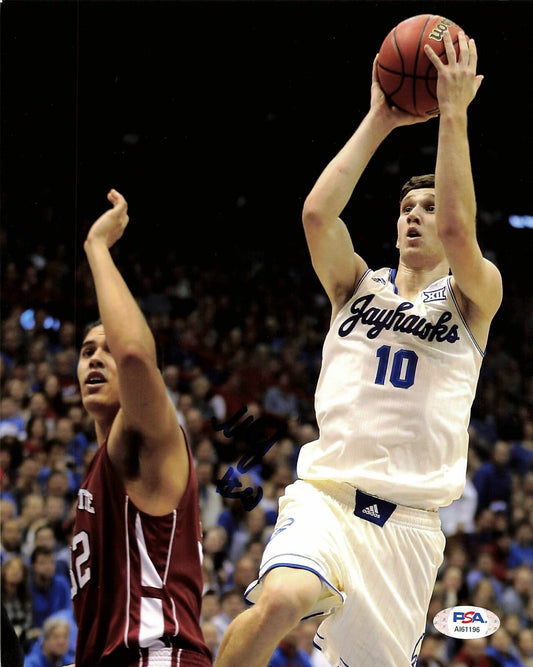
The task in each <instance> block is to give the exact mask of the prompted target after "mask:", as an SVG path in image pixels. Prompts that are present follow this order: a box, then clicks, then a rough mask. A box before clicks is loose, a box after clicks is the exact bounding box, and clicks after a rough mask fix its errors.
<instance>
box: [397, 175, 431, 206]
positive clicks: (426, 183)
mask: <svg viewBox="0 0 533 667" xmlns="http://www.w3.org/2000/svg"><path fill="white" fill-rule="evenodd" d="M434 187H435V174H424V176H411V178H410V179H409V180H408V181H407V183H404V184H403V186H402V189H401V191H400V204H401V203H402V201H403V198H404V197H405V195H406V194H407V193H408V192H410V191H411V190H418V189H420V188H434Z"/></svg>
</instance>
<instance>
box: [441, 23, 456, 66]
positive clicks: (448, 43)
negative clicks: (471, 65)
mask: <svg viewBox="0 0 533 667" xmlns="http://www.w3.org/2000/svg"><path fill="white" fill-rule="evenodd" d="M444 48H445V50H446V58H448V64H449V65H451V64H452V63H456V62H457V57H456V54H455V48H454V46H453V42H452V36H451V35H450V31H449V30H446V32H445V33H444Z"/></svg>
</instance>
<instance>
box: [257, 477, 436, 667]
mask: <svg viewBox="0 0 533 667" xmlns="http://www.w3.org/2000/svg"><path fill="white" fill-rule="evenodd" d="M356 493H357V494H358V498H357V505H356ZM356 513H357V514H356ZM381 524H382V525H381ZM444 545H445V538H444V535H443V533H442V531H441V528H440V518H439V515H438V512H427V511H424V510H420V509H413V508H409V507H404V506H401V505H393V504H392V503H388V502H387V501H383V500H382V499H380V498H375V497H374V496H369V495H367V494H365V493H362V492H359V491H356V490H355V489H354V488H353V487H351V486H350V485H349V484H337V483H333V482H312V483H311V482H306V481H303V480H298V481H296V482H295V483H294V484H291V485H290V486H288V487H287V489H286V491H285V495H284V496H283V497H282V498H281V499H280V503H279V515H278V520H277V523H276V527H275V530H274V532H273V534H272V537H271V539H270V541H269V542H268V544H267V545H266V547H265V551H264V554H263V559H262V562H261V568H260V571H259V578H258V579H257V580H256V581H254V582H252V583H251V584H250V586H249V587H248V589H247V591H246V593H245V598H246V600H247V601H248V602H250V603H254V602H256V601H257V600H258V599H259V596H260V594H261V588H262V579H263V577H264V576H265V574H266V573H267V572H268V571H269V570H271V569H272V568H275V567H283V566H287V567H296V568H303V569H306V570H310V571H311V572H314V573H315V574H316V575H317V576H318V577H320V579H321V580H322V582H323V587H322V596H321V597H320V599H319V600H318V601H317V603H316V606H315V608H314V609H313V610H312V611H311V613H310V614H309V615H308V616H307V618H309V617H310V616H316V615H321V614H328V616H327V618H325V620H324V621H323V622H322V623H321V625H320V626H319V628H318V631H317V634H316V635H315V644H316V645H317V646H318V648H320V649H321V650H322V651H323V653H324V655H325V657H326V659H327V660H328V661H329V662H330V663H331V665H335V666H338V667H410V666H411V665H416V662H417V656H418V651H419V649H420V645H421V642H422V636H423V633H424V628H425V624H426V615H427V609H428V606H429V601H430V597H431V594H432V592H433V587H434V584H435V579H436V576H437V570H438V568H439V566H440V564H441V562H442V558H443V552H444Z"/></svg>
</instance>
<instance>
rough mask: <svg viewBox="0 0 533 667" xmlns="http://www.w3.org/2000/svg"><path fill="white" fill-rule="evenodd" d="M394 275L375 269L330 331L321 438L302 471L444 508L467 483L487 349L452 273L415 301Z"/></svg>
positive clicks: (321, 391)
mask: <svg viewBox="0 0 533 667" xmlns="http://www.w3.org/2000/svg"><path fill="white" fill-rule="evenodd" d="M392 275H393V272H392V271H391V269H380V270H379V271H370V270H368V271H367V272H366V273H365V274H364V276H363V277H362V279H361V280H360V282H359V284H358V285H357V287H356V289H355V292H354V294H353V296H352V298H351V299H350V300H349V301H348V302H347V303H346V304H345V305H344V307H343V308H342V309H341V310H340V311H339V313H338V314H337V316H336V318H335V320H334V321H333V323H332V325H331V327H330V330H329V332H328V334H327V336H326V339H325V342H324V348H323V359H322V369H321V372H320V377H319V380H318V384H317V390H316V396H315V409H316V416H317V422H318V426H319V433H320V435H319V438H318V440H316V441H314V442H310V443H308V444H306V445H304V446H303V447H302V449H301V451H300V456H299V459H298V476H299V477H300V478H302V479H306V480H332V481H337V482H347V483H349V484H351V485H352V486H355V487H357V488H360V489H361V490H362V491H365V492H366V493H369V494H372V495H375V496H379V497H381V498H385V499H387V500H391V501H393V502H395V503H398V504H402V505H408V506H411V507H418V508H422V509H437V508H438V507H442V506H445V505H448V504H449V503H451V502H452V500H454V499H455V498H458V497H459V496H460V495H461V492H462V490H463V487H464V483H465V474H466V459H467V449H468V431H467V429H468V424H469V420H470V409H471V406H472V402H473V400H474V396H475V391H476V385H477V380H478V376H479V369H480V367H481V362H482V360H483V352H482V350H480V348H479V347H478V345H477V344H476V342H475V340H474V338H473V337H472V334H471V333H470V331H469V329H468V327H467V325H466V322H465V320H464V318H463V316H462V315H461V312H460V311H459V307H458V304H457V301H456V298H455V295H454V293H453V290H452V287H451V278H450V277H449V276H446V277H444V278H441V279H439V280H437V281H436V282H434V283H433V284H431V285H429V286H428V287H427V288H426V289H425V290H423V291H422V292H420V294H419V295H418V297H417V298H416V299H415V301H414V302H413V303H411V302H410V301H407V300H406V299H404V298H402V297H401V296H399V295H398V294H397V291H396V287H395V285H394V283H393V280H392V277H391V276H392Z"/></svg>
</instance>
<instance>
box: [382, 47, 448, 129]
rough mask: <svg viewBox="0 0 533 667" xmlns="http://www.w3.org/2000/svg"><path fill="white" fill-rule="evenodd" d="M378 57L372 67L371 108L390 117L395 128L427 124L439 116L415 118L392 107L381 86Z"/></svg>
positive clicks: (429, 115) (430, 115)
mask: <svg viewBox="0 0 533 667" xmlns="http://www.w3.org/2000/svg"><path fill="white" fill-rule="evenodd" d="M378 57H379V54H378V55H376V57H375V58H374V64H373V66H372V87H371V89H370V107H371V108H373V109H375V110H376V111H379V113H381V114H384V115H386V116H388V117H390V119H391V121H392V122H393V124H394V126H395V127H400V126H401V125H414V124H415V123H425V122H426V121H427V120H429V119H430V118H434V116H435V115H438V112H436V113H435V114H427V115H425V116H415V115H413V114H410V113H407V112H406V111H402V110H401V109H398V107H395V106H391V105H390V104H389V102H388V101H387V97H386V95H385V93H384V92H383V90H382V88H381V86H380V84H379V78H378Z"/></svg>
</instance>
